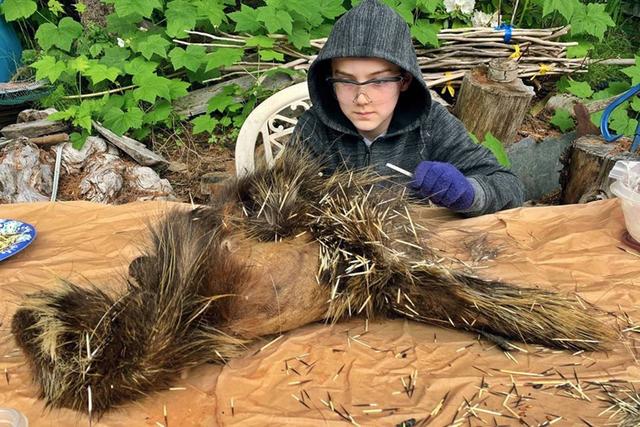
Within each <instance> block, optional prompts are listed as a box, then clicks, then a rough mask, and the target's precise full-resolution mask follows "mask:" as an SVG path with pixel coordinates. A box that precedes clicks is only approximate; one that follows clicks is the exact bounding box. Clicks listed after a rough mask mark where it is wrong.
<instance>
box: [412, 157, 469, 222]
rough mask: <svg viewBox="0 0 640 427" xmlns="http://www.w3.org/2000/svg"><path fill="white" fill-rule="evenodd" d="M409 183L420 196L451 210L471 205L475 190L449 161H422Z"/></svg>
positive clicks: (462, 208)
mask: <svg viewBox="0 0 640 427" xmlns="http://www.w3.org/2000/svg"><path fill="white" fill-rule="evenodd" d="M413 176H414V180H413V181H411V183H410V184H409V185H410V186H411V187H412V188H414V189H415V190H417V191H418V193H420V195H421V196H422V197H428V198H429V199H430V200H431V201H432V202H433V203H435V204H437V205H440V206H444V207H446V208H449V209H453V210H464V209H467V208H469V207H470V206H471V204H472V203H473V198H474V196H475V191H474V189H473V186H472V185H471V183H470V182H469V180H468V179H467V178H465V176H464V175H463V174H462V172H460V171H459V170H458V169H457V168H456V167H455V166H453V165H452V164H450V163H441V162H430V161H426V160H424V161H422V162H420V163H419V164H418V167H416V170H415V172H414V174H413Z"/></svg>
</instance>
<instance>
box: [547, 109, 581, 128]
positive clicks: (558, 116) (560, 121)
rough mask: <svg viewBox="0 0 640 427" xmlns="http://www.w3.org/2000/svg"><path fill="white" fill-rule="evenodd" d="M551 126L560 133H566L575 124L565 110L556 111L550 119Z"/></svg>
mask: <svg viewBox="0 0 640 427" xmlns="http://www.w3.org/2000/svg"><path fill="white" fill-rule="evenodd" d="M551 124H552V125H554V126H556V127H557V128H558V129H560V130H561V131H562V132H566V131H568V130H569V129H573V128H574V127H575V125H576V124H575V122H574V121H573V117H571V115H570V114H569V112H568V111H567V110H565V109H562V108H560V109H558V110H556V112H555V114H554V115H553V118H552V119H551Z"/></svg>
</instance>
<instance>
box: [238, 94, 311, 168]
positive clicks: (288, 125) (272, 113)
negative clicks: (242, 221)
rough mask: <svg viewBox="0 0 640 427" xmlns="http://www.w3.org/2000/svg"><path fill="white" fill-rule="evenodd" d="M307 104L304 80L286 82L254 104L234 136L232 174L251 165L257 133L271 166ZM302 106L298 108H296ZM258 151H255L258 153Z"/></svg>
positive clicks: (253, 163) (253, 165)
mask: <svg viewBox="0 0 640 427" xmlns="http://www.w3.org/2000/svg"><path fill="white" fill-rule="evenodd" d="M310 107H311V101H310V100H309V89H308V88H307V82H302V83H298V84H295V85H293V86H289V87H288V88H286V89H283V90H281V91H279V92H277V93H275V94H273V95H271V96H270V97H269V98H267V99H265V100H264V101H263V102H262V103H261V104H260V105H258V106H257V107H256V108H255V109H254V110H253V111H252V112H251V113H250V114H249V116H248V117H247V119H246V120H245V122H244V124H243V125H242V128H240V133H239V134H238V139H237V140H236V149H235V158H236V159H235V160H236V175H237V176H239V177H240V176H243V175H245V174H247V173H250V172H253V170H254V168H255V156H256V143H257V141H258V138H259V137H260V138H261V140H262V146H263V149H264V156H265V160H266V161H267V164H268V165H269V166H272V165H273V164H274V162H275V160H276V159H277V158H278V157H279V156H280V155H281V154H282V149H283V147H284V144H285V143H286V142H287V140H288V139H289V138H290V135H291V133H292V132H293V128H294V127H295V125H296V123H297V122H298V119H297V117H299V116H300V115H301V114H302V113H303V112H304V111H306V110H308V109H309V108H310ZM300 108H302V111H300V112H296V110H298V109H300ZM258 155H259V154H258Z"/></svg>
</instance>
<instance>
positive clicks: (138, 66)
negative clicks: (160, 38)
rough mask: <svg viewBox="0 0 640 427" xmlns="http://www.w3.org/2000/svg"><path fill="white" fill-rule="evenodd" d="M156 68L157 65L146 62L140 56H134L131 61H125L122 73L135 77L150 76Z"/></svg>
mask: <svg viewBox="0 0 640 427" xmlns="http://www.w3.org/2000/svg"><path fill="white" fill-rule="evenodd" d="M156 68H158V64H157V63H156V62H153V61H148V60H146V59H144V58H142V57H141V56H136V57H135V58H133V60H131V61H127V62H126V63H125V64H124V71H125V72H126V73H127V74H130V75H132V76H135V75H137V74H152V73H154V72H155V71H156Z"/></svg>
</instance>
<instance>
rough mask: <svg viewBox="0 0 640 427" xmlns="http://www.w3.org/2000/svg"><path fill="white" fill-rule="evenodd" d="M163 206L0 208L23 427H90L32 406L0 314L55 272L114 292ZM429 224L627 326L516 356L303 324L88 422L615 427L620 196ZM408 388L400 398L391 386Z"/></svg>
mask: <svg viewBox="0 0 640 427" xmlns="http://www.w3.org/2000/svg"><path fill="white" fill-rule="evenodd" d="M170 206H174V205H170V204H165V203H161V202H145V203H134V204H128V205H121V206H104V205H96V204H91V203H86V202H58V203H33V204H15V205H4V206H0V217H1V218H12V219H18V220H21V221H25V222H29V223H31V224H33V225H34V226H35V227H36V229H37V231H38V236H37V238H36V240H35V241H34V243H33V244H32V245H31V246H29V247H28V248H27V249H25V250H24V251H22V252H21V253H19V254H16V255H14V256H13V257H11V258H9V259H7V260H5V261H3V262H0V301H1V302H0V321H1V322H2V325H1V326H0V332H1V335H0V374H1V376H0V407H12V408H16V409H18V410H20V411H22V412H23V413H25V414H26V416H27V417H28V419H29V423H30V425H31V426H72V425H89V420H88V417H87V416H86V415H85V414H79V413H77V412H74V411H71V410H67V409H53V410H48V409H46V408H45V406H44V403H43V401H41V400H39V399H38V396H37V389H36V387H35V386H34V384H33V382H32V378H31V376H30V372H29V369H28V367H27V366H26V364H25V359H24V357H23V355H22V353H21V352H20V350H19V349H18V348H17V347H16V345H15V343H14V341H13V338H12V336H11V334H10V322H11V316H12V315H13V313H14V311H15V309H16V307H17V304H18V303H19V301H20V299H21V297H22V295H24V294H25V293H28V292H31V291H34V290H36V289H40V288H43V287H44V288H49V287H54V286H56V282H57V281H58V280H59V279H60V278H63V279H66V280H71V281H74V282H76V283H79V284H87V283H89V282H92V283H94V284H98V285H100V286H104V287H117V286H122V283H123V279H122V278H123V277H124V276H125V275H126V271H127V266H128V263H129V261H131V260H132V259H133V258H134V257H135V256H136V255H137V254H138V253H139V251H140V247H141V245H144V243H145V230H146V225H147V224H148V223H149V222H150V221H154V220H156V219H157V218H158V217H159V216H161V215H162V212H163V210H164V209H167V208H168V207H170ZM182 206H184V207H185V208H188V206H186V205H182ZM430 212H431V211H427V210H426V209H423V210H421V211H420V214H421V215H422V214H424V215H422V216H424V217H425V218H427V217H430V216H433V215H431V213H430ZM443 218H445V219H443ZM431 226H432V227H433V228H432V230H433V231H434V234H433V237H432V241H433V244H434V245H436V246H439V245H442V248H443V249H445V250H449V251H450V252H449V254H450V255H452V256H453V255H456V256H459V257H460V258H461V259H462V260H463V262H465V263H466V264H467V265H470V266H472V268H474V269H475V272H476V274H479V275H481V276H482V277H485V278H491V279H501V280H505V281H508V282H512V283H515V284H520V285H528V286H539V287H542V288H546V289H551V290H555V291H558V292H562V293H569V294H577V296H578V297H579V298H580V299H581V300H582V301H584V304H585V306H586V307H587V309H588V310H593V311H594V315H599V316H600V317H601V318H602V319H603V320H604V321H605V322H607V324H609V325H610V326H611V327H613V328H615V329H616V330H618V331H622V330H626V332H623V333H622V335H621V338H620V340H619V341H618V342H616V343H615V344H614V346H613V348H611V349H610V350H609V351H606V352H592V353H585V352H578V353H575V354H572V353H571V352H568V351H557V350H551V349H546V348H542V347H539V346H533V345H526V344H518V343H516V344H517V345H518V346H519V347H521V349H522V350H523V351H511V352H509V353H508V354H507V353H505V352H503V351H502V350H500V349H499V348H497V347H496V346H495V345H493V344H492V343H490V342H488V341H485V340H479V339H478V337H477V336H475V335H474V334H471V333H466V332H462V331H457V330H454V329H452V328H446V327H439V326H431V325H424V324H418V323H413V322H411V321H407V320H400V319H395V320H384V319H376V320H371V321H369V322H368V324H365V320H364V319H359V318H356V319H351V320H348V321H344V322H341V323H338V324H336V325H333V326H332V325H327V324H323V323H317V324H311V325H308V326H306V327H303V328H301V329H298V330H295V331H292V332H289V333H286V334H284V336H283V337H281V338H280V339H278V340H277V341H276V342H274V343H272V344H271V345H268V346H266V347H265V348H264V349H263V350H262V351H260V349H261V348H262V347H264V346H265V345H266V344H268V343H269V340H270V339H271V338H265V340H263V341H260V342H257V343H255V345H253V346H252V347H250V348H249V349H247V351H246V354H245V355H244V356H243V357H241V358H239V359H236V360H231V361H228V363H227V364H226V365H224V366H219V365H213V364H211V365H205V366H201V367H198V368H196V369H191V370H189V371H186V372H184V373H183V375H182V376H181V377H180V378H176V380H175V387H173V388H172V389H170V390H166V391H162V392H158V393H153V394H151V395H150V396H149V397H148V398H146V399H143V400H140V401H137V402H134V403H131V404H129V405H126V406H124V407H122V408H119V409H117V410H113V411H111V412H109V413H107V414H106V415H105V416H104V417H103V418H101V419H100V420H93V425H95V426H144V425H149V426H160V425H164V424H165V423H166V422H168V424H169V426H214V425H236V424H237V425H242V426H268V425H273V426H277V425H285V424H286V425H295V426H319V425H330V426H334V425H335V426H338V425H346V424H349V423H351V424H356V423H357V424H359V425H385V426H393V425H397V424H400V423H402V422H403V421H406V420H410V419H412V418H413V419H415V420H418V421H420V420H424V419H425V418H427V417H429V419H428V422H427V423H425V424H423V425H433V426H445V425H484V424H486V425H519V424H520V421H518V417H520V418H521V419H522V420H523V424H522V425H540V424H543V423H545V422H548V423H551V424H555V423H558V424H557V425H562V426H569V425H593V426H602V425H605V424H607V423H613V424H614V425H615V418H612V419H610V418H609V417H610V416H611V414H612V413H613V410H610V411H607V412H604V413H603V411H605V410H606V409H607V407H608V406H609V405H608V403H607V402H606V401H604V400H603V399H605V394H604V393H603V391H602V388H601V387H599V386H596V385H595V384H596V383H598V382H610V383H612V382H613V383H616V382H618V381H620V382H626V383H627V384H628V383H634V382H637V381H639V380H640V369H639V367H638V363H637V359H636V358H637V349H636V342H637V341H636V340H637V339H638V334H637V332H634V330H635V331H637V330H640V328H639V327H637V324H635V325H634V323H633V322H634V321H638V320H640V312H639V310H638V303H639V302H640V279H639V277H640V275H639V274H638V273H640V256H639V254H637V253H635V252H633V250H632V249H630V248H627V247H624V246H623V244H622V243H621V235H622V233H623V232H624V219H623V215H622V211H621V208H620V205H619V202H618V201H617V200H615V199H614V200H605V201H601V202H594V203H590V204H587V205H570V206H552V207H530V208H519V209H513V210H510V211H505V212H500V213H497V214H493V215H485V216H482V217H478V218H471V219H459V218H454V219H452V218H447V217H446V216H444V217H443V216H439V219H438V220H437V221H435V220H432V223H431ZM454 242H455V244H453V243H454ZM449 246H450V247H449ZM588 304H593V305H595V306H596V307H597V308H598V309H599V310H601V312H600V313H599V314H598V313H596V311H597V310H595V309H593V308H589V307H588ZM634 326H636V328H635V329H634V328H633V327H634ZM365 328H368V332H367V333H366V334H363V332H364V331H365ZM358 335H360V336H359V337H357V336H358ZM349 336H351V337H354V336H356V338H349ZM285 361H287V362H286V364H285ZM412 376H413V379H410V377H412ZM403 382H404V383H403ZM403 384H404V385H403ZM410 384H414V385H415V388H414V391H413V392H412V393H408V392H407V391H406V390H405V385H410ZM620 384H621V383H620ZM299 400H303V401H304V405H303V403H301V402H300V401H299ZM323 401H324V402H326V403H327V404H328V405H329V406H333V407H334V408H335V409H336V410H337V411H339V412H340V413H341V414H342V415H343V416H344V418H341V417H340V415H338V414H337V413H336V412H333V411H332V410H331V408H330V407H327V406H326V405H325V403H324V402H323ZM232 406H233V409H232ZM165 408H166V414H167V417H166V419H165V416H164V412H165ZM349 416H350V417H352V420H351V419H349V418H348V417H349ZM547 425H549V424H547Z"/></svg>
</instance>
